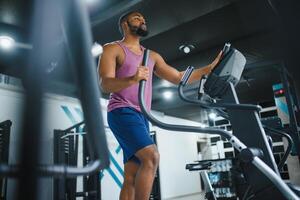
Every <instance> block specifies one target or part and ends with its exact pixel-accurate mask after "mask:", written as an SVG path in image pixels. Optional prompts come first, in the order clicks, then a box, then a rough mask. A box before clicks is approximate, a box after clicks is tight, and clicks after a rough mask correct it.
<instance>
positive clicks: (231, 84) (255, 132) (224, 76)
mask: <svg viewBox="0 0 300 200" xmlns="http://www.w3.org/2000/svg"><path fill="white" fill-rule="evenodd" d="M148 57H149V52H148V51H147V50H146V51H145V53H144V58H143V65H144V66H147V59H148ZM245 64H246V59H245V57H244V56H243V54H242V53H240V52H239V51H238V50H236V49H234V48H232V47H230V48H229V49H228V50H227V52H224V55H223V57H222V59H221V60H220V62H219V63H218V65H217V66H216V67H215V68H214V70H213V71H212V72H211V74H210V75H209V76H208V77H207V80H206V82H205V84H204V92H205V93H206V94H207V95H209V96H210V98H212V99H214V100H215V101H214V102H209V103H206V102H201V101H196V100H189V99H188V98H186V97H185V96H184V94H183V87H184V86H185V84H186V83H187V81H188V79H189V76H190V75H191V73H188V72H187V73H185V74H184V76H183V78H182V81H181V82H180V84H179V88H178V90H179V95H180V96H181V97H182V98H184V99H187V100H188V101H190V102H193V103H197V104H198V105H199V106H202V107H206V108H207V107H209V108H217V109H222V111H223V112H225V111H226V112H227V114H228V117H229V120H230V123H231V124H232V130H233V134H231V133H229V132H228V131H225V130H221V129H217V128H200V127H193V126H184V125H174V124H167V123H164V122H161V121H159V120H157V119H156V118H155V117H153V116H152V115H151V113H150V111H148V110H147V109H146V108H145V102H144V92H145V91H144V90H145V88H144V87H145V80H142V81H140V85H139V102H140V107H141V110H142V112H143V114H144V115H145V116H146V117H147V118H148V119H149V121H150V122H151V123H152V124H153V125H156V126H158V127H160V128H163V129H168V130H173V131H183V132H198V133H206V134H219V135H221V136H222V137H224V138H226V139H227V140H228V141H229V142H230V143H231V144H232V146H233V147H234V148H235V149H236V151H237V152H239V159H240V161H241V163H242V166H241V167H242V172H243V174H244V176H245V178H246V180H247V183H249V185H250V186H251V190H252V193H253V194H255V199H264V200H266V199H274V197H276V198H277V199H278V198H279V199H284V198H286V199H299V196H297V195H296V194H295V193H294V192H293V191H292V190H291V189H290V188H289V186H288V185H287V184H286V183H285V182H284V181H283V180H282V179H281V178H280V176H279V172H278V169H277V166H276V164H275V160H274V157H273V155H272V152H271V149H270V146H269V143H268V141H267V137H266V134H265V131H264V129H263V127H262V124H261V122H260V119H259V115H258V112H259V111H260V109H261V108H260V107H259V106H256V105H251V104H240V103H239V100H238V97H237V94H236V92H235V85H236V84H237V83H238V81H239V80H240V77H241V74H242V72H243V69H244V66H245ZM191 71H192V70H191Z"/></svg>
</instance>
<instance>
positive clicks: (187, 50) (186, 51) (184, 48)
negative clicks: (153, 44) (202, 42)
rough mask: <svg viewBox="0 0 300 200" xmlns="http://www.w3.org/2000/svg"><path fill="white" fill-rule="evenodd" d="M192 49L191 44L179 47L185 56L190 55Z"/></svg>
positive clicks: (193, 47)
mask: <svg viewBox="0 0 300 200" xmlns="http://www.w3.org/2000/svg"><path fill="white" fill-rule="evenodd" d="M193 49H195V46H194V45H192V44H184V45H181V46H180V47H179V50H180V51H183V52H184V53H185V54H188V53H190V52H191V51H192V50H193Z"/></svg>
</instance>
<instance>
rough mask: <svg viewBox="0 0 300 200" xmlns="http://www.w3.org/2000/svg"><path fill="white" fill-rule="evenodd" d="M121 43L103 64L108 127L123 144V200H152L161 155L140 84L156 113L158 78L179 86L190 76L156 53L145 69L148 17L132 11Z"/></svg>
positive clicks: (109, 49)
mask: <svg viewBox="0 0 300 200" xmlns="http://www.w3.org/2000/svg"><path fill="white" fill-rule="evenodd" d="M119 28H120V30H121V32H122V34H123V36H124V37H123V39H122V40H121V41H116V42H112V43H109V44H107V45H105V46H104V50H103V54H102V56H101V60H100V62H99V63H100V64H99V75H100V77H101V87H102V89H103V91H104V92H109V93H111V96H110V99H109V104H108V117H107V119H108V124H109V126H110V128H111V130H112V132H113V133H114V135H115V137H116V139H117V140H118V142H119V143H120V146H121V147H122V150H123V155H124V183H123V186H122V190H121V194H120V199H121V200H149V196H150V193H151V189H152V184H153V180H154V176H155V173H156V170H157V167H158V163H159V153H158V151H157V148H156V146H155V145H154V143H153V141H152V139H151V138H150V135H149V125H148V121H147V119H146V118H145V117H144V116H143V114H142V113H141V112H140V107H139V102H138V84H139V81H140V80H143V79H144V80H147V82H146V86H145V102H146V106H147V108H148V109H149V110H150V107H151V97H152V73H154V74H155V75H157V76H158V77H160V78H163V79H165V80H168V81H170V82H172V83H174V84H178V83H179V82H180V80H181V77H182V76H183V74H184V72H179V71H177V70H176V69H175V68H173V67H171V66H169V65H168V64H167V63H166V62H165V61H164V59H163V58H162V57H161V56H160V55H159V54H158V53H156V52H154V51H150V56H149V62H148V66H147V67H145V66H141V63H142V58H143V51H144V48H143V47H142V46H141V45H140V38H141V37H143V36H146V35H147V33H148V30H147V27H146V21H145V18H144V17H143V15H142V14H141V13H139V12H137V11H132V12H129V13H126V14H124V15H123V16H122V17H120V20H119ZM220 57H221V52H220V54H219V55H218V57H217V58H216V59H215V60H214V61H213V62H212V63H211V64H209V65H207V66H205V67H202V68H200V69H197V70H195V71H194V73H193V74H192V76H191V77H190V82H193V81H196V80H199V79H200V78H201V77H202V76H203V75H205V74H208V73H210V71H211V70H212V69H213V68H214V67H215V65H216V64H217V63H218V61H219V59H220Z"/></svg>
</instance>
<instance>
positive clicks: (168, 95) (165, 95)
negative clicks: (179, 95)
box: [163, 91, 173, 99]
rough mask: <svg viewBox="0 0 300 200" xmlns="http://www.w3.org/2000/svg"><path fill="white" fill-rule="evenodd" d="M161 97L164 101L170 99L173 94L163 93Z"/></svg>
mask: <svg viewBox="0 0 300 200" xmlns="http://www.w3.org/2000/svg"><path fill="white" fill-rule="evenodd" d="M163 96H164V98H165V99H171V98H172V96H173V93H172V92H171V91H165V92H164V93H163Z"/></svg>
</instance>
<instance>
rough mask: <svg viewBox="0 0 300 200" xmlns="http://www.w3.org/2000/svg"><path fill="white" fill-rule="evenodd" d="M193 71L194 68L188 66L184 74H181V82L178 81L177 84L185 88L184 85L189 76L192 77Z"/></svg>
mask: <svg viewBox="0 0 300 200" xmlns="http://www.w3.org/2000/svg"><path fill="white" fill-rule="evenodd" d="M193 71H194V67H193V66H189V67H188V68H187V69H186V70H185V72H184V74H183V76H182V78H181V81H180V83H179V84H180V85H183V86H185V85H186V83H187V82H188V80H189V78H190V76H191V75H192V73H193Z"/></svg>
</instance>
